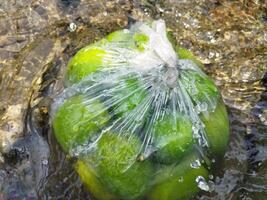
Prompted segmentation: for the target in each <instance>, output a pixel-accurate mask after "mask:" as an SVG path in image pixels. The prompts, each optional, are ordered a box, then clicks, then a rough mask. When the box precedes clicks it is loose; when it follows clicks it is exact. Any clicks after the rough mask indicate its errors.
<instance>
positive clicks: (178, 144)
mask: <svg viewBox="0 0 267 200" xmlns="http://www.w3.org/2000/svg"><path fill="white" fill-rule="evenodd" d="M154 130H155V131H154V143H155V146H156V149H158V150H157V152H156V159H157V161H159V162H161V163H165V164H170V163H176V162H177V161H179V159H180V158H181V157H182V155H183V154H184V153H185V152H186V151H187V150H188V148H189V147H191V145H192V144H193V135H192V123H191V121H190V119H188V118H187V117H184V116H182V115H177V116H173V115H166V116H165V117H164V118H163V119H161V120H158V122H156V124H155V127H154Z"/></svg>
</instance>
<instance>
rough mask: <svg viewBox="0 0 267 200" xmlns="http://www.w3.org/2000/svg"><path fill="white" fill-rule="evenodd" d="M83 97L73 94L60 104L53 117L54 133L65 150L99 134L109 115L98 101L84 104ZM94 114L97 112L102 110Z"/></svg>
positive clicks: (67, 150)
mask: <svg viewBox="0 0 267 200" xmlns="http://www.w3.org/2000/svg"><path fill="white" fill-rule="evenodd" d="M85 100H86V99H85V97H84V96H82V95H78V96H73V97H71V98H70V99H68V100H66V101H65V102H64V103H63V105H61V106H60V107H59V108H58V110H57V112H56V114H55V116H54V119H53V129H54V134H55V136H56V139H57V141H58V143H59V144H60V145H61V147H62V148H63V150H64V151H65V152H69V150H71V149H72V148H75V147H77V146H78V145H81V144H83V143H85V142H87V141H88V140H89V139H90V138H91V137H92V136H95V135H96V134H99V133H100V132H101V129H102V128H103V127H104V126H105V124H106V123H107V122H108V121H109V119H110V117H109V115H108V113H107V111H105V108H104V107H103V105H102V104H101V103H100V102H99V101H93V102H92V103H91V104H90V105H85V104H84V102H85ZM102 110H103V112H102V113H100V114H99V115H97V116H96V113H97V112H100V111H102Z"/></svg>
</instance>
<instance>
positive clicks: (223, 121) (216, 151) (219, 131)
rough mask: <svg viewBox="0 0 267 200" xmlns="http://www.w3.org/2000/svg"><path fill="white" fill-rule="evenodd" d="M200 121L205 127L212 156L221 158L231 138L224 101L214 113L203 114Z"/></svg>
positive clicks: (219, 103)
mask: <svg viewBox="0 0 267 200" xmlns="http://www.w3.org/2000/svg"><path fill="white" fill-rule="evenodd" d="M200 119H201V120H202V122H203V123H204V125H205V131H206V136H207V138H208V141H209V149H210V152H211V156H212V157H214V158H221V157H222V156H223V155H224V153H225V151H226V149H227V146H228V143H229V137H230V127H229V119H228V114H227V110H226V107H225V105H224V103H223V102H222V100H220V101H219V102H218V103H217V106H216V108H215V110H214V111H210V112H203V113H201V115H200Z"/></svg>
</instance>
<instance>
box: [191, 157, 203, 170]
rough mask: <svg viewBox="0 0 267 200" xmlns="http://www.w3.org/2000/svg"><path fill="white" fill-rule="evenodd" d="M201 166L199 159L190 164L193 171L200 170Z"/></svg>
mask: <svg viewBox="0 0 267 200" xmlns="http://www.w3.org/2000/svg"><path fill="white" fill-rule="evenodd" d="M200 166H201V163H200V161H199V159H196V160H195V161H194V162H192V163H190V167H191V168H193V169H198V168H199V167H200Z"/></svg>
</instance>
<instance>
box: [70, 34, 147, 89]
mask: <svg viewBox="0 0 267 200" xmlns="http://www.w3.org/2000/svg"><path fill="white" fill-rule="evenodd" d="M148 40H149V37H148V36H146V35H144V34H140V33H135V34H132V33H130V32H129V31H126V30H119V31H115V32H113V33H110V34H109V35H108V36H107V37H106V38H104V39H102V40H100V41H99V42H95V43H93V44H91V45H88V46H86V47H84V48H82V49H81V50H79V51H78V52H77V53H76V54H75V55H74V56H73V57H72V59H71V60H70V61H69V63H68V66H67V76H66V84H67V85H72V84H75V83H77V82H79V81H80V80H82V79H84V78H85V77H87V76H88V75H90V74H92V73H95V72H97V71H99V70H101V69H103V68H105V67H109V64H110V62H112V59H111V60H110V59H108V58H107V57H108V56H109V55H108V52H107V50H108V48H106V47H105V46H106V45H107V44H110V45H113V46H117V47H120V48H121V47H124V48H125V47H126V48H131V49H135V50H137V51H144V49H145V45H146V43H147V42H148Z"/></svg>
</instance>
